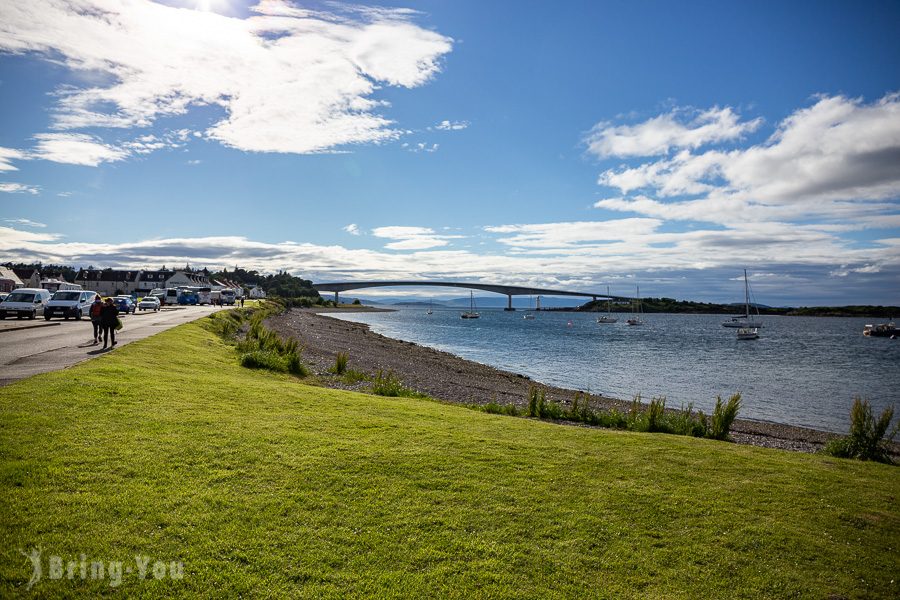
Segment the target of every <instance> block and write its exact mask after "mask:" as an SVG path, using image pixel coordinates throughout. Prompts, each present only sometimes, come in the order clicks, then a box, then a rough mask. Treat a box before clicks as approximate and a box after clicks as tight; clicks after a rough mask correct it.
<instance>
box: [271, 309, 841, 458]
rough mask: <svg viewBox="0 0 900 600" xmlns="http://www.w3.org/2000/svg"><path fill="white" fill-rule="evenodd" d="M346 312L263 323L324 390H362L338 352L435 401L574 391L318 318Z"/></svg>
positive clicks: (777, 436)
mask: <svg viewBox="0 0 900 600" xmlns="http://www.w3.org/2000/svg"><path fill="white" fill-rule="evenodd" d="M323 312H347V309H339V310H338V311H327V310H316V309H296V308H295V309H292V310H290V311H288V312H287V313H284V314H282V315H279V316H277V317H273V318H271V319H269V320H268V321H267V322H266V325H267V326H268V327H270V328H271V329H273V330H275V331H277V332H278V333H279V334H280V335H281V336H283V337H293V338H296V339H297V341H298V342H299V343H300V345H301V346H302V347H303V360H304V362H306V363H307V364H308V365H309V366H310V368H311V369H312V370H313V372H314V373H315V374H316V375H317V376H318V377H319V379H320V381H321V382H322V384H323V385H327V386H329V387H336V388H342V389H352V390H359V391H365V390H366V389H367V388H368V386H369V384H368V382H364V381H363V382H359V383H356V384H352V385H348V384H345V383H344V382H342V381H341V380H340V379H339V378H337V377H334V376H332V375H330V374H329V373H328V369H330V368H332V367H333V366H334V362H335V357H336V356H337V353H338V352H346V353H347V354H348V355H349V357H350V360H349V367H350V368H351V369H354V370H357V371H361V372H363V373H367V374H374V373H375V372H377V371H378V370H384V371H388V370H390V371H393V372H394V373H395V374H396V375H397V376H398V377H399V378H400V379H401V380H402V381H403V383H404V385H406V386H407V387H410V388H413V389H415V390H418V391H420V392H423V393H426V394H428V395H429V396H431V397H433V398H437V399H440V400H443V401H447V402H454V403H465V404H487V403H488V402H492V401H493V402H497V403H499V404H508V403H514V404H516V405H518V406H520V407H524V406H526V405H527V394H528V390H529V388H530V387H531V386H536V387H538V388H540V389H543V390H545V392H546V394H547V398H548V399H552V400H556V401H558V402H562V403H570V402H571V401H572V399H573V398H574V396H575V393H576V390H567V389H562V388H557V387H553V386H548V385H543V384H541V383H538V382H535V381H533V380H531V379H530V378H529V377H527V376H525V375H520V374H516V373H510V372H508V371H501V370H499V369H495V368H493V367H489V366H487V365H483V364H480V363H477V362H473V361H469V360H465V359H463V358H460V357H458V356H455V355H453V354H449V353H447V352H441V351H439V350H434V349H432V348H427V347H424V346H420V345H418V344H414V343H412V342H404V341H400V340H395V339H392V338H387V337H384V336H382V335H378V334H376V333H373V332H372V331H370V330H369V327H368V325H365V324H362V323H353V322H350V321H343V320H339V319H333V318H329V317H327V316H324V315H322V314H320V313H323ZM590 401H591V404H592V405H593V406H595V407H597V408H605V409H610V408H617V409H619V410H622V411H625V410H627V409H628V408H629V407H630V405H631V403H630V402H629V401H623V400H619V399H616V398H608V397H604V396H599V395H592V396H590ZM833 437H835V436H834V434H832V433H827V432H823V431H818V430H815V429H808V428H804V427H795V426H791V425H782V424H778V423H769V422H763V421H751V420H747V419H738V420H736V421H735V423H734V425H733V427H732V434H731V438H732V439H733V440H734V441H735V442H736V443H739V444H749V445H753V446H763V447H767V448H781V449H784V450H792V451H796V452H816V451H818V450H820V449H821V448H822V446H823V445H824V444H825V443H826V442H827V441H828V440H829V439H831V438H833Z"/></svg>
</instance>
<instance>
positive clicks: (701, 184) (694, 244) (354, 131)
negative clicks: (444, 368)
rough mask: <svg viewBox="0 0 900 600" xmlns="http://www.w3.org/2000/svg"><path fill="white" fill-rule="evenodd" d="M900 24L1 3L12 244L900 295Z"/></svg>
mask: <svg viewBox="0 0 900 600" xmlns="http://www.w3.org/2000/svg"><path fill="white" fill-rule="evenodd" d="M101 16H102V17H103V18H100V17H101ZM898 23H900V5H898V4H897V3H896V2H867V3H851V2H791V3H783V2H757V3H737V2H735V3H728V2H691V3H677V4H676V3H668V2H599V1H597V2H566V3H552V4H551V3H546V2H465V1H454V2H410V3H380V4H378V5H348V4H337V3H321V2H318V3H303V2H294V3H291V2H287V1H286V0H268V1H263V2H257V1H253V2H241V1H239V0H198V1H194V0H184V1H183V2H182V1H178V0H167V1H166V2H157V3H153V2H149V0H148V1H144V0H136V1H135V2H132V3H130V4H128V5H127V7H126V6H125V5H124V4H123V3H120V2H113V1H112V0H79V1H78V2H71V3H60V2H50V1H49V0H48V1H46V2H44V1H37V0H35V1H33V2H28V3H21V2H14V1H12V0H0V259H2V260H43V261H44V262H67V263H74V264H78V265H88V264H93V265H95V266H100V265H102V266H113V267H115V266H122V267H125V266H127V267H148V268H156V267H159V266H161V265H163V264H165V265H167V266H173V265H181V264H184V263H186V262H190V264H191V265H194V266H208V267H210V268H218V267H222V266H233V265H236V264H237V265H240V266H243V267H246V268H258V269H260V270H264V271H274V270H279V269H287V270H290V271H291V272H294V273H297V274H300V275H303V276H305V277H309V278H312V279H314V280H318V281H323V280H338V279H382V278H392V279H400V278H404V279H419V278H421V279H425V278H435V279H454V280H470V281H474V280H483V281H492V282H500V283H510V284H530V285H540V286H546V287H555V288H577V289H590V290H603V289H605V286H606V285H610V286H611V288H612V289H613V292H614V293H619V294H622V295H625V294H627V293H630V290H632V289H633V287H634V285H637V284H639V285H640V286H641V288H642V294H643V295H657V296H659V295H665V296H672V297H676V298H690V299H697V300H714V301H716V300H734V299H736V298H735V297H736V296H740V292H741V288H740V285H739V282H737V279H736V278H738V277H739V276H740V273H741V269H743V268H748V269H749V270H750V272H751V275H752V277H753V285H754V288H755V290H756V293H757V296H758V299H759V301H761V302H763V303H767V304H835V303H876V304H900V97H898V92H900V40H898V36H897V35H896V26H897V24H898ZM449 295H454V294H452V293H451V294H449Z"/></svg>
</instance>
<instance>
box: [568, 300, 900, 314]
mask: <svg viewBox="0 0 900 600" xmlns="http://www.w3.org/2000/svg"><path fill="white" fill-rule="evenodd" d="M641 308H642V309H643V311H644V312H645V313H682V314H707V315H736V314H742V313H743V312H744V305H743V304H716V303H714V302H693V301H690V300H675V299H674V298H642V299H641ZM551 310H553V309H551ZM575 310H576V311H579V312H606V300H592V301H591V302H588V303H586V304H583V305H581V306H579V307H578V308H576V309H575ZM610 310H611V311H612V312H614V313H630V312H632V310H633V307H632V305H631V302H627V301H619V302H615V301H613V302H612V303H611V305H610ZM755 310H759V314H761V315H784V316H804V317H871V318H883V319H891V318H894V317H897V318H900V307H898V306H865V305H858V306H805V307H800V308H794V307H772V306H755V307H754V311H755Z"/></svg>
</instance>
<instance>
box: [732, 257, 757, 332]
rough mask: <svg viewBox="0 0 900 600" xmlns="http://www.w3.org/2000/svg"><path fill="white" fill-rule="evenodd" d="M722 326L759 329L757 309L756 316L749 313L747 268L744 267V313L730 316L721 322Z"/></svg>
mask: <svg viewBox="0 0 900 600" xmlns="http://www.w3.org/2000/svg"><path fill="white" fill-rule="evenodd" d="M722 327H734V328H736V329H759V328H760V327H762V322H761V321H760V320H759V309H758V308H757V309H756V317H753V316H752V315H751V314H750V281H749V280H748V279H747V269H744V314H742V315H737V316H735V317H731V319H729V320H728V321H725V322H724V323H722ZM757 337H759V336H757Z"/></svg>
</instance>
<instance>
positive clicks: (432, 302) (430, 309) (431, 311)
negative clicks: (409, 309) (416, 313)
mask: <svg viewBox="0 0 900 600" xmlns="http://www.w3.org/2000/svg"><path fill="white" fill-rule="evenodd" d="M433 305H434V300H429V301H428V310H426V311H425V314H426V315H433V314H434V310H433V309H432V308H431V307H432V306H433Z"/></svg>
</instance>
